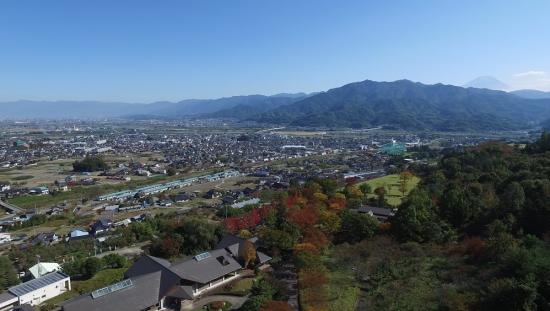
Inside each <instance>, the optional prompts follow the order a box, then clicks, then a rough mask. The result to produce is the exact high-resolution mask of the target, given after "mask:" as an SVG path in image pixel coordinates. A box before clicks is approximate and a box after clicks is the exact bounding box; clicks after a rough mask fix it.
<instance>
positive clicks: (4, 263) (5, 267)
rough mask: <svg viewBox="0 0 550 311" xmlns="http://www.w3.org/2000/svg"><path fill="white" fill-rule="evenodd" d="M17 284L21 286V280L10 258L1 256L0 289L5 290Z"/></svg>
mask: <svg viewBox="0 0 550 311" xmlns="http://www.w3.org/2000/svg"><path fill="white" fill-rule="evenodd" d="M16 284H19V279H18V278H17V273H16V272H15V268H14V267H13V265H12V263H11V261H10V260H9V258H8V257H6V256H0V288H1V289H2V290H4V289H7V288H9V287H11V286H13V285H16Z"/></svg>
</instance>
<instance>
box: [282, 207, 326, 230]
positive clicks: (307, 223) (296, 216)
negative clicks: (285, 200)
mask: <svg viewBox="0 0 550 311" xmlns="http://www.w3.org/2000/svg"><path fill="white" fill-rule="evenodd" d="M288 219H289V220H290V221H291V222H292V223H294V224H295V225H297V226H298V227H300V229H302V230H303V229H306V228H309V227H312V226H314V225H315V224H316V223H317V221H319V211H318V210H317V209H315V208H314V207H311V206H308V207H304V208H296V207H295V208H291V209H289V210H288Z"/></svg>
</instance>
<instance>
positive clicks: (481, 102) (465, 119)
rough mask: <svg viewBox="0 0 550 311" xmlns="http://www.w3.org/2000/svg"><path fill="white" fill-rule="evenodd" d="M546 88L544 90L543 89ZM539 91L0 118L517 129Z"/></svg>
mask: <svg viewBox="0 0 550 311" xmlns="http://www.w3.org/2000/svg"><path fill="white" fill-rule="evenodd" d="M541 93H543V92H541ZM543 95H544V94H539V93H535V92H531V91H529V92H527V91H524V92H514V93H507V92H504V91H496V90H490V89H486V88H485V89H480V88H473V87H468V88H464V87H458V86H452V85H443V84H434V85H427V84H422V83H418V82H412V81H409V80H398V81H394V82H376V81H370V80H365V81H362V82H355V83H350V84H346V85H344V86H342V87H338V88H334V89H331V90H328V91H326V92H320V93H312V94H305V93H297V94H286V93H282V94H277V95H272V96H264V95H248V96H233V97H226V98H219V99H189V100H184V101H180V102H155V103H151V104H132V103H104V102H92V101H89V102H70V101H62V102H40V101H18V102H10V103H0V110H1V111H2V114H0V118H105V117H111V118H112V117H132V116H139V117H140V118H155V117H163V118H182V117H187V118H188V117H193V118H231V119H234V120H237V121H254V122H259V123H269V124H281V125H289V126H298V127H318V128H364V127H372V126H384V127H386V128H396V129H410V130H440V131H458V130H516V129H526V128H529V127H533V126H535V125H537V124H539V122H541V121H542V120H545V119H550V99H549V98H546V97H545V96H543Z"/></svg>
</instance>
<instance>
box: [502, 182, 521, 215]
mask: <svg viewBox="0 0 550 311" xmlns="http://www.w3.org/2000/svg"><path fill="white" fill-rule="evenodd" d="M503 196H504V200H503V203H504V205H505V207H506V208H507V209H508V211H512V212H513V211H516V212H517V211H521V209H522V208H523V204H524V203H525V192H524V191H523V187H522V186H521V184H520V183H518V182H516V181H514V182H511V183H509V184H508V186H507V187H506V190H505V191H504V194H503Z"/></svg>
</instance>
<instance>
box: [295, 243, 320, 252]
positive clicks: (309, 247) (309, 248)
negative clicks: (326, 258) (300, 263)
mask: <svg viewBox="0 0 550 311" xmlns="http://www.w3.org/2000/svg"><path fill="white" fill-rule="evenodd" d="M302 252H308V253H313V254H319V248H318V247H317V246H315V245H313V244H311V243H298V244H296V245H294V254H299V253H302Z"/></svg>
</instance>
